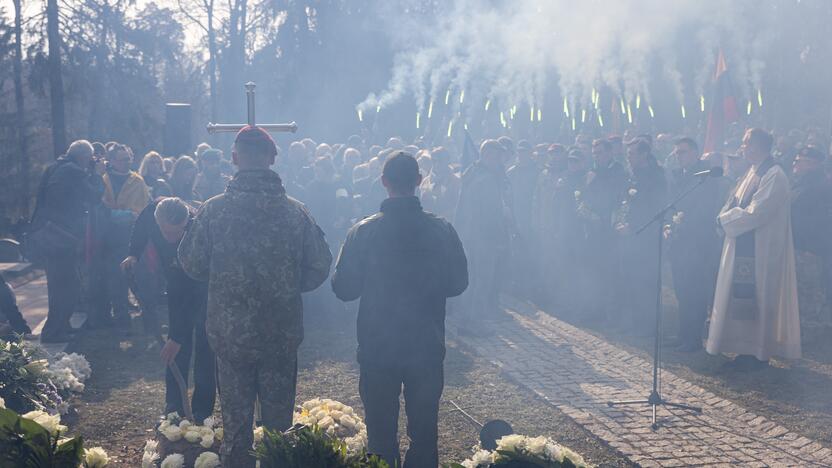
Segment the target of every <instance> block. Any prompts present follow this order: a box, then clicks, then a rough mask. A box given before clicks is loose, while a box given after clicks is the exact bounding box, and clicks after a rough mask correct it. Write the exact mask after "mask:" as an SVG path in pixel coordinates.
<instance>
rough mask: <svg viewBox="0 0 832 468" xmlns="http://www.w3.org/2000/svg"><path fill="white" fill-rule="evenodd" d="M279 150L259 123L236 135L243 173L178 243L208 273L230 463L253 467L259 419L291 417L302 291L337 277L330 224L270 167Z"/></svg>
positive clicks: (196, 269) (283, 422)
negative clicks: (291, 193)
mask: <svg viewBox="0 0 832 468" xmlns="http://www.w3.org/2000/svg"><path fill="white" fill-rule="evenodd" d="M276 154H277V149H276V146H275V144H274V141H273V140H272V139H271V137H270V136H269V135H268V134H267V133H266V132H265V131H264V130H262V129H260V128H257V127H246V128H244V129H243V130H241V131H240V133H238V134H237V138H236V139H235V142H234V151H233V153H232V156H233V160H234V163H235V164H236V165H237V166H238V168H239V172H238V173H237V175H236V176H234V179H233V180H232V181H231V182H230V183H229V185H228V188H227V189H226V192H225V193H224V194H222V195H218V196H217V197H214V198H212V199H211V200H209V201H208V202H206V203H205V204H204V205H203V206H202V208H201V209H200V211H199V213H198V214H197V216H196V218H195V219H194V221H193V223H192V225H191V228H190V229H189V231H188V232H187V234H186V235H185V238H184V239H183V240H182V243H181V245H180V247H179V259H180V262H181V263H182V267H183V269H184V270H185V272H186V273H187V274H188V275H190V276H191V277H193V278H194V279H197V280H203V281H208V288H209V292H208V314H207V320H206V329H207V335H208V341H209V343H210V344H211V346H212V347H213V349H214V352H215V353H216V356H217V370H218V372H217V379H218V381H219V390H220V404H221V408H222V418H223V428H224V438H223V443H222V449H221V457H222V461H223V466H230V467H246V468H247V467H254V459H253V457H252V456H251V455H250V453H249V452H250V451H251V447H252V439H253V433H252V422H253V421H252V419H253V415H254V402H255V400H256V399H258V398H259V401H260V407H261V416H262V420H263V425H264V426H267V427H269V428H271V429H274V430H285V429H288V428H289V427H290V426H291V425H292V413H293V408H294V402H295V383H296V379H297V348H298V346H299V345H300V342H301V341H302V340H303V305H302V302H301V293H302V292H306V291H311V290H313V289H315V288H317V287H318V286H320V285H321V283H323V282H324V280H326V278H327V277H328V276H329V267H330V264H331V263H332V254H331V253H330V251H329V247H328V246H327V243H326V240H325V239H324V235H323V232H322V231H321V229H320V228H319V227H318V226H317V225H316V224H315V221H314V220H313V219H312V217H311V216H310V215H309V213H308V212H307V211H306V208H305V207H304V206H303V205H302V204H301V203H300V202H298V201H296V200H294V199H292V198H289V197H288V196H286V192H285V190H284V188H283V183H282V182H281V180H280V177H279V176H278V175H277V174H276V173H274V172H273V171H271V170H269V166H270V165H272V164H273V163H274V158H275V155H276Z"/></svg>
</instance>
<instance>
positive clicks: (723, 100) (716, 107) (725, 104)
mask: <svg viewBox="0 0 832 468" xmlns="http://www.w3.org/2000/svg"><path fill="white" fill-rule="evenodd" d="M713 82H714V94H713V99H712V103H711V111H710V113H709V114H708V126H707V128H706V130H705V145H704V147H703V148H702V150H703V151H704V152H705V153H708V152H711V151H720V150H722V146H723V144H724V142H725V129H726V127H727V126H728V124H730V123H733V122H736V121H737V119H739V116H740V115H739V111H738V110H737V100H736V98H734V94H733V90H732V89H731V78H730V75H729V74H728V65H727V63H726V62H725V55H723V54H722V49H720V51H719V56H718V57H717V59H716V69H715V70H714V81H713Z"/></svg>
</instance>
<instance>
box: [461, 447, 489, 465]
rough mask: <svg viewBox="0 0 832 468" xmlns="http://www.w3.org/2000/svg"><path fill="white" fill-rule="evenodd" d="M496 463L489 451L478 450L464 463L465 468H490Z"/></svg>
mask: <svg viewBox="0 0 832 468" xmlns="http://www.w3.org/2000/svg"><path fill="white" fill-rule="evenodd" d="M493 461H494V456H493V454H492V453H491V452H489V451H488V450H477V451H476V452H474V455H473V456H472V457H471V458H469V459H467V460H465V461H464V462H462V466H464V467H465V468H478V467H480V466H488V465H490V464H491V463H492V462H493Z"/></svg>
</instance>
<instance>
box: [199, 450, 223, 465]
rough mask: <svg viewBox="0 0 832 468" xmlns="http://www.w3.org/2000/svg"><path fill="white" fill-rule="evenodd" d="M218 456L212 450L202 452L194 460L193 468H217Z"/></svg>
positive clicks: (218, 463)
mask: <svg viewBox="0 0 832 468" xmlns="http://www.w3.org/2000/svg"><path fill="white" fill-rule="evenodd" d="M219 466H220V457H219V456H218V455H217V454H216V453H214V452H202V453H200V454H199V456H198V457H196V461H194V468H218V467H219Z"/></svg>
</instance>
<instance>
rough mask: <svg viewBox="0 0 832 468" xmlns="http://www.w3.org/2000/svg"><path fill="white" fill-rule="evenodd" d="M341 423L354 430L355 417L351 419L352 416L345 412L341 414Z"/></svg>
mask: <svg viewBox="0 0 832 468" xmlns="http://www.w3.org/2000/svg"><path fill="white" fill-rule="evenodd" d="M341 425H342V426H344V427H346V428H347V429H349V430H351V431H353V430H355V419H353V418H352V416H350V415H348V414H345V415H343V416H341Z"/></svg>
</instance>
